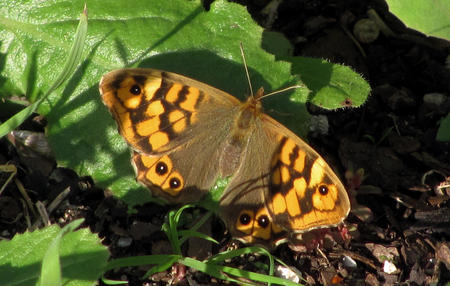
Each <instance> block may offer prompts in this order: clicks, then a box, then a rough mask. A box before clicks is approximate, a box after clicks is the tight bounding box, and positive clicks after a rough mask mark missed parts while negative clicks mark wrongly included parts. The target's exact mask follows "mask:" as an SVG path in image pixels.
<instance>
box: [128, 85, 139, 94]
mask: <svg viewBox="0 0 450 286" xmlns="http://www.w3.org/2000/svg"><path fill="white" fill-rule="evenodd" d="M130 92H131V93H132V94H134V95H139V94H141V87H140V86H139V85H137V84H133V85H132V86H131V87H130Z"/></svg>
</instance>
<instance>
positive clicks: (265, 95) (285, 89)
mask: <svg viewBox="0 0 450 286" xmlns="http://www.w3.org/2000/svg"><path fill="white" fill-rule="evenodd" d="M302 87H303V86H301V85H293V86H289V87H286V88H283V89H280V90H276V91H274V92H271V93H268V94H264V95H263V96H261V97H260V98H259V99H263V98H265V97H268V96H271V95H274V94H278V93H282V92H285V91H288V90H291V89H297V88H302Z"/></svg>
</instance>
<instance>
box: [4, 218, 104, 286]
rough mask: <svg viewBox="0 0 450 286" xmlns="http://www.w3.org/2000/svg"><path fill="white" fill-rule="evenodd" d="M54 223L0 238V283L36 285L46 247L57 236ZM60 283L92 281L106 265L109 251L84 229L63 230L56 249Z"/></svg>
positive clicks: (73, 283)
mask: <svg viewBox="0 0 450 286" xmlns="http://www.w3.org/2000/svg"><path fill="white" fill-rule="evenodd" d="M60 232H61V229H60V228H59V227H58V226H57V225H53V226H50V227H46V228H44V229H40V230H36V231H34V232H26V233H24V234H18V235H16V236H15V237H14V238H13V239H12V240H11V241H1V242H0V279H1V283H0V284H1V285H4V286H6V285H16V286H19V285H21V286H25V285H36V283H37V281H38V277H39V275H40V272H41V264H42V260H43V259H44V256H45V255H46V252H47V249H48V248H49V246H50V245H51V244H52V241H54V239H55V238H57V237H58V236H60ZM59 255H60V257H61V270H62V281H63V285H67V286H70V285H80V286H84V285H86V286H88V285H93V284H94V283H95V282H96V281H97V280H98V278H99V277H100V276H101V274H102V273H103V271H104V268H105V267H106V261H107V259H108V256H109V253H108V251H107V250H106V247H105V246H103V245H102V244H101V242H100V239H99V238H98V237H97V235H94V234H92V233H91V232H90V231H89V230H88V229H81V230H78V231H76V232H70V233H67V234H66V235H65V236H64V237H63V238H62V241H61V246H60V249H59Z"/></svg>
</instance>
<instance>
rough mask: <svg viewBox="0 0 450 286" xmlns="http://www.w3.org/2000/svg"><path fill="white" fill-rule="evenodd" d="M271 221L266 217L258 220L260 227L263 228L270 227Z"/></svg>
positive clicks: (263, 216)
mask: <svg viewBox="0 0 450 286" xmlns="http://www.w3.org/2000/svg"><path fill="white" fill-rule="evenodd" d="M269 223H270V220H269V217H267V216H266V215H262V216H260V217H259V218H258V225H259V226H260V227H262V228H266V227H267V226H269Z"/></svg>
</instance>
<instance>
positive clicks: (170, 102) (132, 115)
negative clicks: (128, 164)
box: [100, 69, 241, 203]
mask: <svg viewBox="0 0 450 286" xmlns="http://www.w3.org/2000/svg"><path fill="white" fill-rule="evenodd" d="M100 93H101V95H102V99H103V102H104V103H105V105H106V106H107V107H108V108H109V110H110V112H111V114H112V115H113V117H114V119H115V120H116V122H117V124H118V128H119V132H120V134H121V135H122V136H123V137H124V138H125V140H126V141H127V143H128V144H129V145H130V146H131V148H132V149H133V159H132V162H133V164H134V166H135V169H136V173H137V179H138V181H140V182H142V183H143V184H145V185H146V186H148V187H149V188H150V189H151V190H152V191H153V192H154V193H156V194H157V195H160V196H163V197H165V198H166V199H168V200H169V201H171V202H175V203H177V202H190V201H195V200H198V199H199V196H202V195H203V194H204V193H205V192H207V191H208V190H209V188H210V187H211V186H212V185H213V183H214V181H215V180H216V179H217V177H218V172H219V163H220V162H219V161H220V160H219V157H220V150H221V148H222V146H221V142H225V141H226V137H227V136H228V134H229V133H230V129H231V128H232V121H233V120H232V119H233V116H234V115H235V114H236V113H237V112H238V110H239V106H240V104H241V102H240V101H239V100H237V99H236V98H234V97H233V96H231V95H229V94H227V93H225V92H223V91H220V90H218V89H216V88H213V87H211V86H209V85H206V84H203V83H201V82H198V81H195V80H192V79H190V78H187V77H184V76H181V75H177V74H174V73H169V72H163V71H159V70H153V69H120V70H115V71H112V72H110V73H108V74H106V75H104V76H103V78H102V80H101V82H100ZM218 123H220V124H218ZM181 190H183V192H181Z"/></svg>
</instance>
